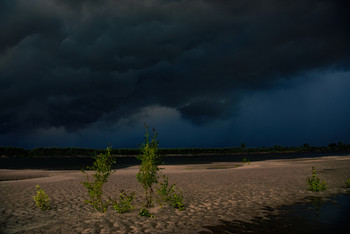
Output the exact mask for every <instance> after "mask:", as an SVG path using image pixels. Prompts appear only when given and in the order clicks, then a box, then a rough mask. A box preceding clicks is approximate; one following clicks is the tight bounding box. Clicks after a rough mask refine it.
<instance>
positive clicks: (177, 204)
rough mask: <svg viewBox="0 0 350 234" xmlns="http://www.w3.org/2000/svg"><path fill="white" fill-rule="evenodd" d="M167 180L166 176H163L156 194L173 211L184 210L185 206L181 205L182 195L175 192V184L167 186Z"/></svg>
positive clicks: (179, 192)
mask: <svg viewBox="0 0 350 234" xmlns="http://www.w3.org/2000/svg"><path fill="white" fill-rule="evenodd" d="M168 181H169V179H168V177H167V176H165V175H164V176H163V182H160V183H159V185H160V188H159V189H157V191H158V194H159V195H160V196H161V198H162V199H163V201H165V202H166V203H167V204H169V205H170V206H172V207H174V208H175V209H179V210H181V211H182V210H184V209H185V206H184V204H183V195H182V192H181V191H178V192H177V191H176V190H175V186H176V185H175V184H173V185H171V186H169V182H168Z"/></svg>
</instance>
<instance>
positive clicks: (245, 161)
mask: <svg viewBox="0 0 350 234" xmlns="http://www.w3.org/2000/svg"><path fill="white" fill-rule="evenodd" d="M243 163H248V165H250V161H249V160H248V159H247V158H246V157H244V158H243Z"/></svg>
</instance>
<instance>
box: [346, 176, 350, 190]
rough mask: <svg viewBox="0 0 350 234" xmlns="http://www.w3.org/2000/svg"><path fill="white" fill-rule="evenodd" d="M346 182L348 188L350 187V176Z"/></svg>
mask: <svg viewBox="0 0 350 234" xmlns="http://www.w3.org/2000/svg"><path fill="white" fill-rule="evenodd" d="M345 184H346V186H347V187H348V188H350V178H349V179H348V180H347V181H345Z"/></svg>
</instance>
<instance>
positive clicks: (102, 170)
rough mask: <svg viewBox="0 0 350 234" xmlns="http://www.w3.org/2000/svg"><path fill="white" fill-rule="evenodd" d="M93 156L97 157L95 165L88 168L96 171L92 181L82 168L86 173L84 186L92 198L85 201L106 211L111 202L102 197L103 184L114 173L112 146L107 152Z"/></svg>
mask: <svg viewBox="0 0 350 234" xmlns="http://www.w3.org/2000/svg"><path fill="white" fill-rule="evenodd" d="M93 158H94V159H95V162H94V163H93V166H92V167H87V169H89V170H93V171H94V173H93V174H92V177H93V178H94V181H93V182H90V179H89V175H88V174H87V173H86V172H85V171H84V170H83V169H82V172H83V173H84V174H85V175H86V181H85V182H83V186H84V187H85V188H87V190H88V192H89V197H90V199H88V200H85V203H87V204H91V205H92V206H93V207H94V208H95V209H96V210H97V211H99V212H106V210H107V207H108V205H109V202H107V201H104V200H103V198H102V194H103V190H102V186H103V184H104V183H106V182H107V180H108V177H109V176H110V175H111V174H112V173H113V171H112V169H111V167H112V165H113V164H114V163H115V160H114V159H113V158H112V156H111V153H110V147H107V152H106V153H105V154H103V153H101V154H99V155H97V156H95V157H93Z"/></svg>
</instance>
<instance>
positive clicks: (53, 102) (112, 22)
mask: <svg viewBox="0 0 350 234" xmlns="http://www.w3.org/2000/svg"><path fill="white" fill-rule="evenodd" d="M349 12H350V1H348V0H323V1H322V0H320V1H315V0H294V1H289V0H251V1H245V0H75V1H72V0H1V1H0V145H3V146H18V147H25V148H33V147H40V146H45V147H53V146H65V147H90V148H105V147H106V146H107V144H108V143H110V144H111V145H112V146H113V147H114V148H119V147H123V148H124V147H137V145H138V144H139V143H141V142H142V140H143V135H144V127H143V123H144V122H146V123H147V124H148V125H149V126H150V127H151V128H156V130H157V131H158V132H159V141H160V147H230V146H239V145H240V144H241V143H242V142H245V144H246V145H247V147H257V146H273V145H284V146H300V145H302V144H304V143H308V144H311V145H318V146H320V145H328V144H329V143H331V142H339V141H341V142H343V143H347V144H349V143H350V27H349V25H350V14H349Z"/></svg>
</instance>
